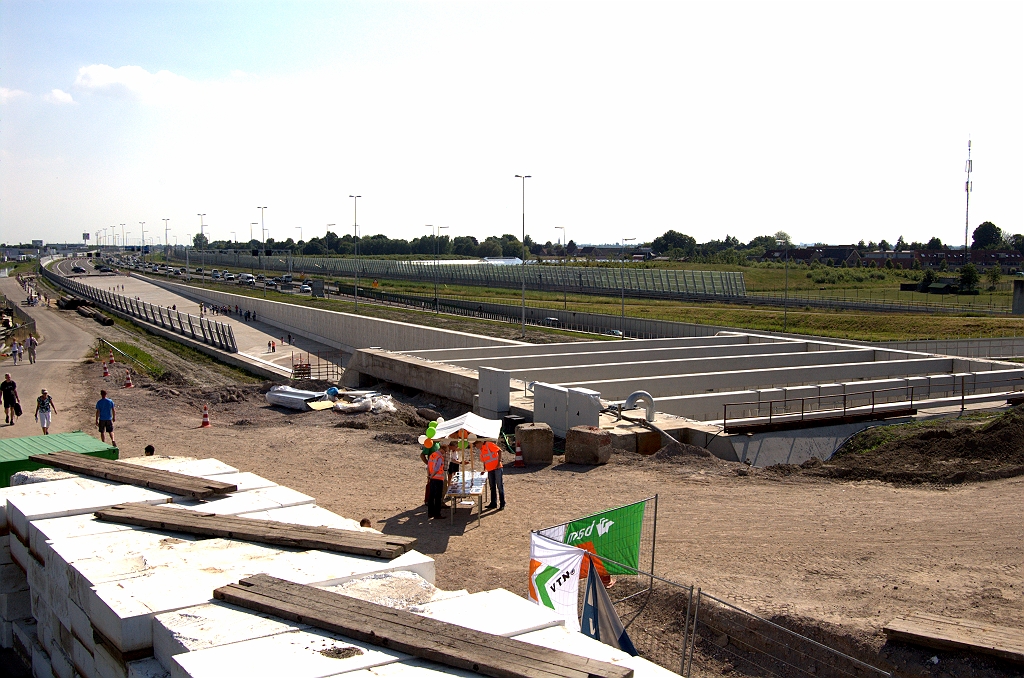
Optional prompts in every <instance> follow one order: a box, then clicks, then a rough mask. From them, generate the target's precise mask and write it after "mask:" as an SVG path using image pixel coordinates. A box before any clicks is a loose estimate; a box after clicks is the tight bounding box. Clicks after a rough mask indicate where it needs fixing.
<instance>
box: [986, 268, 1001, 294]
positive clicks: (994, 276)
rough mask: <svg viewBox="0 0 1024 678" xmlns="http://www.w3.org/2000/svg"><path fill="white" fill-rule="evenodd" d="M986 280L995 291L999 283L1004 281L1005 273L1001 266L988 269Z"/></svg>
mask: <svg viewBox="0 0 1024 678" xmlns="http://www.w3.org/2000/svg"><path fill="white" fill-rule="evenodd" d="M985 279H986V280H988V285H989V289H990V290H994V289H995V288H996V285H998V284H999V281H1000V280H1002V279H1003V271H1002V269H1001V268H999V264H996V265H995V266H989V267H988V270H987V271H985Z"/></svg>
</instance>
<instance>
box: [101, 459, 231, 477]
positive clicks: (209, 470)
mask: <svg viewBox="0 0 1024 678" xmlns="http://www.w3.org/2000/svg"><path fill="white" fill-rule="evenodd" d="M118 461H121V462H123V463H125V464H134V465H136V466H146V467H148V468H156V469H160V470H161V471H173V472H175V473H184V474H186V475H190V476H203V477H206V476H212V475H219V474H222V473H237V472H238V469H237V468H235V467H234V466H230V465H228V464H225V463H224V462H222V461H220V460H219V459H213V458H208V459H196V458H195V457H174V456H168V455H153V456H152V457H129V458H127V459H119V460H118Z"/></svg>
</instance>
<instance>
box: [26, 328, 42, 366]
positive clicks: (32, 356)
mask: <svg viewBox="0 0 1024 678" xmlns="http://www.w3.org/2000/svg"><path fill="white" fill-rule="evenodd" d="M37 346H39V341H38V340H37V339H36V338H35V336H33V335H31V334H30V335H28V339H26V340H25V348H27V349H28V363H29V365H35V364H36V347H37Z"/></svg>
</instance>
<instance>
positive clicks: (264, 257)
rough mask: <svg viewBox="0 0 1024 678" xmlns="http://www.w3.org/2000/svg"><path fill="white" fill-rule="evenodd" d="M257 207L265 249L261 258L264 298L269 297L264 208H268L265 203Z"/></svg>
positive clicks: (261, 252) (261, 251) (261, 253)
mask: <svg viewBox="0 0 1024 678" xmlns="http://www.w3.org/2000/svg"><path fill="white" fill-rule="evenodd" d="M256 209H258V210H259V211H260V237H261V238H263V249H262V250H260V260H261V261H262V262H263V298H264V299H266V298H267V229H266V226H264V225H263V210H265V209H267V206H266V205H264V206H263V207H260V206H259V205H257V206H256Z"/></svg>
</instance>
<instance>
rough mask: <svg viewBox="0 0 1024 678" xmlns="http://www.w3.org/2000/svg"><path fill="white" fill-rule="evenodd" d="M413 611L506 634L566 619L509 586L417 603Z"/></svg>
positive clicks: (516, 633) (513, 633) (525, 631)
mask: <svg viewBox="0 0 1024 678" xmlns="http://www.w3.org/2000/svg"><path fill="white" fill-rule="evenodd" d="M409 611H410V612H415V613H416V614H420V615H423V616H424V617H430V618H432V619H437V620H440V621H445V622H449V623H451V624H458V625H459V626H465V627H466V628H469V629H473V630H476V631H482V632H483V633H493V634H495V635H499V636H505V637H512V636H516V635H519V634H521V633H527V632H529V631H536V630H538V629H546V628H548V627H550V626H558V625H563V624H564V623H565V621H564V620H563V619H562V618H561V617H559V616H558V615H556V614H555V613H554V612H553V611H552V610H550V609H548V608H546V607H543V606H541V605H537V604H536V603H533V602H531V601H529V600H526V599H525V598H522V597H520V596H517V595H516V594H514V593H512V592H511V591H506V590H505V589H494V590H492V591H481V592H479V593H471V594H469V595H468V596H460V597H458V598H450V599H448V600H439V601H436V602H432V603H427V604H426V605H414V606H413V607H410V608H409Z"/></svg>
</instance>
